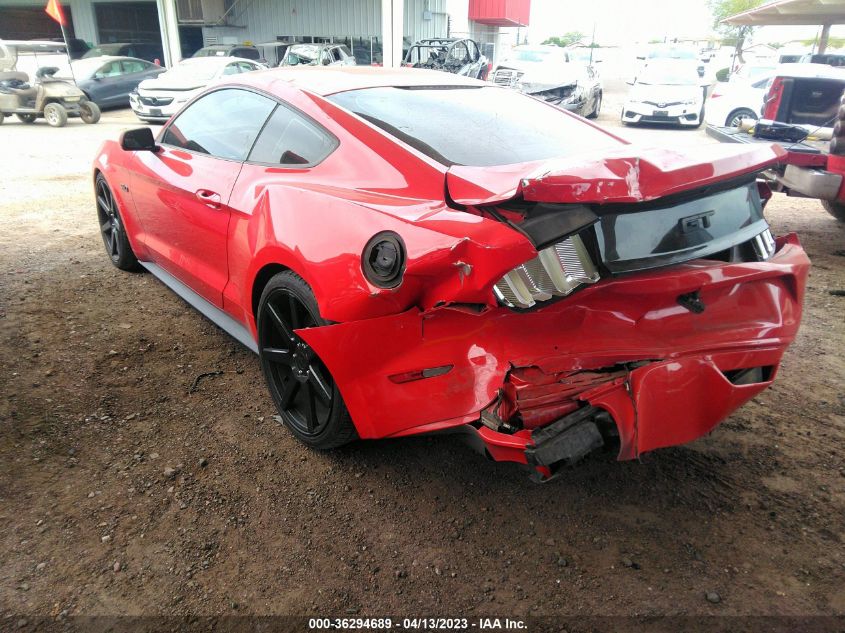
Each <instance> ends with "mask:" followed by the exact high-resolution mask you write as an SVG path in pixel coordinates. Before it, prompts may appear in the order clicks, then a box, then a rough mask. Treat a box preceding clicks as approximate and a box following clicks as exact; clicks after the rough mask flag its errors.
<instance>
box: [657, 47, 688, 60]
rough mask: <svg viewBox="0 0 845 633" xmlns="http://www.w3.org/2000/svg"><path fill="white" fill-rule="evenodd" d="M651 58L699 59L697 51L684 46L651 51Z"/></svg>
mask: <svg viewBox="0 0 845 633" xmlns="http://www.w3.org/2000/svg"><path fill="white" fill-rule="evenodd" d="M648 58H649V59H698V55H696V54H695V51H691V50H687V49H683V48H663V49H656V50H652V51H649V53H648Z"/></svg>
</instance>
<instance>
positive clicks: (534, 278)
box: [493, 235, 600, 309]
mask: <svg viewBox="0 0 845 633" xmlns="http://www.w3.org/2000/svg"><path fill="white" fill-rule="evenodd" d="M599 278H600V275H599V271H598V269H597V268H596V265H595V264H594V263H593V260H592V258H591V257H590V253H589V252H588V251H587V247H586V246H585V245H584V242H583V240H582V239H581V237H580V236H578V235H572V236H570V237H568V238H566V239H565V240H563V241H562V242H558V243H557V244H554V245H553V246H549V247H548V248H544V249H543V250H541V251H540V252H539V253H538V254H537V257H535V258H534V259H532V260H530V261H527V262H525V263H524V264H522V265H521V266H517V267H516V268H514V269H513V270H512V271H510V272H509V273H508V274H507V275H505V276H504V277H502V279H501V280H499V282H498V283H496V285H495V286H493V292H494V294H495V295H496V298H497V299H498V300H499V302H500V303H502V304H503V305H505V306H507V307H509V308H523V309H524V308H532V307H534V305H536V303H537V302H538V301H548V300H549V299H552V298H553V297H565V296H566V295H568V294H570V293H571V292H573V291H574V290H575V289H576V288H578V287H579V286H582V285H584V284H592V283H595V282H597V281H598V280H599Z"/></svg>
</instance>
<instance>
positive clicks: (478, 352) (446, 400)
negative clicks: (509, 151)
mask: <svg viewBox="0 0 845 633" xmlns="http://www.w3.org/2000/svg"><path fill="white" fill-rule="evenodd" d="M809 265H810V264H809V260H808V259H807V257H806V255H805V253H804V251H803V249H802V248H801V246H800V244H799V243H798V240H797V238H796V237H795V236H789V237H787V238H781V239H780V240H778V250H777V252H776V253H775V255H773V256H772V258H770V259H769V260H767V261H764V262H753V263H724V262H717V261H712V260H696V261H693V262H689V263H687V264H682V265H677V266H672V267H668V268H663V269H658V270H653V271H650V272H647V273H637V274H631V275H626V276H623V277H620V278H614V279H608V280H605V281H603V282H600V283H598V284H595V285H594V286H590V287H587V288H584V289H582V290H581V291H579V292H578V293H576V294H573V295H571V296H570V297H568V298H566V299H563V300H560V301H558V302H556V303H552V304H549V305H546V306H545V307H543V308H541V309H538V310H532V311H526V312H517V311H511V310H508V309H505V308H496V309H493V310H489V311H487V312H484V313H481V314H478V313H473V312H472V311H471V310H469V309H466V310H463V309H448V308H444V309H439V310H434V311H431V312H429V313H427V314H422V313H420V312H418V311H409V312H405V313H403V314H399V315H394V316H389V317H381V318H375V319H368V320H362V321H355V322H349V323H342V324H337V325H329V326H325V327H320V328H311V329H307V330H300V331H299V334H300V335H301V336H302V337H303V338H304V339H305V340H306V341H307V342H308V343H309V344H310V345H311V346H312V347H313V348H314V349H315V351H316V352H317V353H318V354H319V356H320V358H321V359H322V360H323V361H324V362H325V364H326V365H327V367H328V368H329V370H330V371H331V373H332V375H333V377H334V378H335V380H336V381H337V384H338V385H339V387H340V390H341V393H342V395H343V397H344V400H345V402H346V405H347V407H348V408H349V411H350V413H351V415H352V419H353V420H354V422H355V425H356V427H357V430H358V433H359V435H360V436H361V437H362V438H379V437H389V436H401V435H410V434H416V433H423V432H429V431H441V430H445V429H449V428H452V427H456V426H461V425H469V426H468V427H467V428H466V430H467V432H470V433H472V434H473V435H475V436H477V437H478V438H480V439H481V440H482V442H483V443H484V446H485V448H486V450H487V452H488V453H489V454H490V455H491V456H492V457H493V458H494V459H497V460H506V461H516V462H522V463H526V462H527V457H526V449H527V448H528V447H530V446H532V444H533V441H532V432H533V431H535V430H536V429H539V428H542V427H544V426H546V425H548V424H549V423H551V422H553V421H554V420H556V419H559V418H560V417H561V416H563V415H566V414H568V413H571V412H572V411H574V410H577V409H578V408H579V407H582V406H585V405H587V404H590V405H593V406H595V407H598V408H599V409H601V410H603V411H607V412H609V413H610V415H611V416H612V418H613V421H615V424H616V427H617V429H618V435H619V440H620V450H619V459H632V458H635V457H636V456H637V455H640V454H641V453H644V452H646V451H649V450H653V449H656V448H660V447H665V446H672V445H676V444H682V443H685V442H689V441H691V440H693V439H695V438H697V437H700V436H701V435H703V434H705V433H707V432H709V431H710V430H711V429H712V428H713V427H715V426H716V425H717V424H718V423H719V422H720V421H721V420H722V419H724V418H725V416H727V415H728V414H730V413H731V411H733V410H734V409H736V408H737V407H738V406H740V405H741V404H742V403H744V402H745V401H747V400H748V399H749V398H751V397H753V396H754V395H755V394H757V393H759V392H760V391H761V390H763V389H765V387H767V386H768V385H769V384H770V383H771V380H772V379H773V377H774V375H775V373H776V372H777V368H778V365H779V363H780V358H781V356H782V354H783V352H784V351H785V349H786V348H787V346H788V345H789V344H790V343H791V341H792V340H793V338H794V337H795V335H796V333H797V330H798V326H799V323H800V319H801V305H802V300H803V293H804V286H805V282H806V277H807V272H808V269H809ZM696 292H697V293H698V294H697V296H698V297H700V300H701V303H702V304H703V306H704V310H703V312H700V313H696V312H695V311H693V310H691V309H689V308H688V307H685V306H684V305H682V304H683V301H681V299H680V298H681V297H682V296H683V295H687V294H689V293H696ZM433 368H438V369H440V370H441V371H442V370H443V368H448V370H446V371H445V373H442V374H441V375H436V376H433V377H430V378H421V379H418V380H411V381H406V382H397V381H398V380H399V378H400V377H405V376H409V375H413V374H414V373H415V372H416V373H417V374H420V372H422V370H426V369H429V370H430V369H433ZM749 368H762V369H761V370H760V372H759V378H760V379H759V380H755V381H753V382H750V383H749V382H748V381H747V380H746V381H745V382H744V383H743V384H735V381H736V378H735V376H734V374H735V373H736V372H738V371H739V370H744V369H749ZM403 379H404V378H403ZM732 380H734V382H732ZM482 412H485V415H486V416H487V418H489V417H491V415H492V417H493V418H495V419H500V420H501V419H506V418H507V417H508V416H510V418H511V419H518V420H520V421H521V422H520V425H521V426H523V427H524V428H521V429H518V428H516V429H510V430H507V429H506V430H504V431H503V430H502V429H501V428H499V429H496V428H495V425H493V426H490V425H484V424H481V423H480V420H481V419H482V417H483V416H482ZM520 425H517V426H520Z"/></svg>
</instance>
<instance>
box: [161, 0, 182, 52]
mask: <svg viewBox="0 0 845 633" xmlns="http://www.w3.org/2000/svg"><path fill="white" fill-rule="evenodd" d="M156 8H157V9H158V24H159V29H160V30H161V46H162V49H163V50H164V59H163V60H162V61H163V63H164V65H165V66H167V67H168V68H170V67H173V66H175V65H176V64H178V63H179V62H180V61H181V60H182V42H181V41H180V39H179V20H178V18H177V16H176V2H175V0H156Z"/></svg>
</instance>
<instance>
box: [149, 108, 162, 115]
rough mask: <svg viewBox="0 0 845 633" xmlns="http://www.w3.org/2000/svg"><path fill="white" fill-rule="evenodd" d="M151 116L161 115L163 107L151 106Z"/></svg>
mask: <svg viewBox="0 0 845 633" xmlns="http://www.w3.org/2000/svg"><path fill="white" fill-rule="evenodd" d="M150 116H161V108H150Z"/></svg>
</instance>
